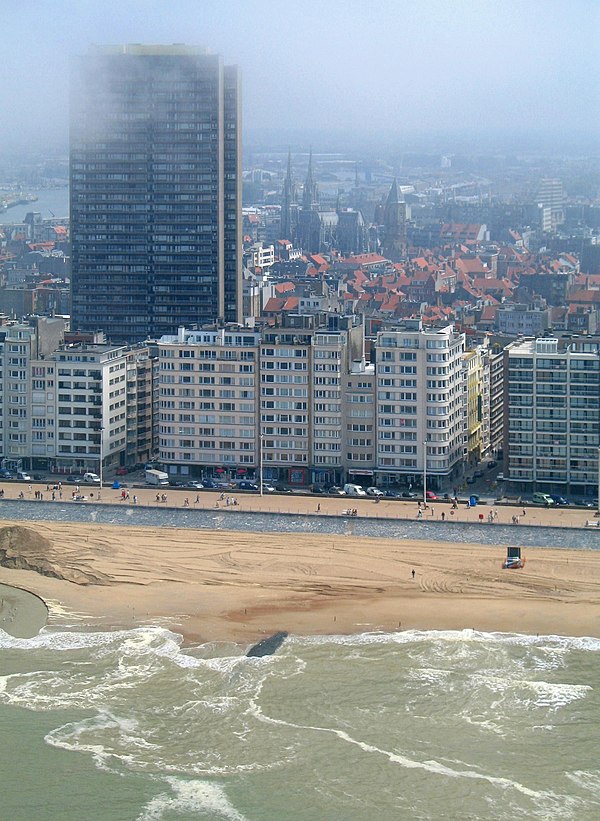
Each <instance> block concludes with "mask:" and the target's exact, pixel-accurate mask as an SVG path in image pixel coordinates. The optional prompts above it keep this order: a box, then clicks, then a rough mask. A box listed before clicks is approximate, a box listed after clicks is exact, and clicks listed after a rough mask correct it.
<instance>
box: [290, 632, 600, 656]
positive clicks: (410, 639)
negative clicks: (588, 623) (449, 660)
mask: <svg viewBox="0 0 600 821" xmlns="http://www.w3.org/2000/svg"><path fill="white" fill-rule="evenodd" d="M431 640H435V641H439V642H446V643H448V644H451V643H455V644H456V643H459V644H460V643H473V644H484V645H485V644H489V643H490V642H493V643H496V644H498V645H510V646H514V645H521V646H523V647H531V646H537V647H541V648H544V650H545V651H547V650H548V649H551V650H558V651H563V652H566V651H570V650H582V651H589V652H600V639H599V638H595V637H593V636H557V635H535V636H533V635H528V634H525V633H496V632H490V633H486V632H480V631H477V630H471V629H465V630H402V631H398V632H392V633H388V632H381V633H380V632H363V633H353V634H350V635H342V634H340V635H337V634H332V635H326V636H290V638H289V639H288V640H287V642H286V644H289V645H292V646H297V645H305V646H307V647H311V646H323V645H325V646H326V645H329V644H334V645H345V646H364V645H376V644H413V643H415V642H423V641H431Z"/></svg>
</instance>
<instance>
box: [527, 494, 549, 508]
mask: <svg viewBox="0 0 600 821" xmlns="http://www.w3.org/2000/svg"><path fill="white" fill-rule="evenodd" d="M531 501H532V502H533V504H534V505H546V507H549V506H550V505H553V504H554V499H553V498H552V496H550V494H549V493H534V494H533V496H532V497H531Z"/></svg>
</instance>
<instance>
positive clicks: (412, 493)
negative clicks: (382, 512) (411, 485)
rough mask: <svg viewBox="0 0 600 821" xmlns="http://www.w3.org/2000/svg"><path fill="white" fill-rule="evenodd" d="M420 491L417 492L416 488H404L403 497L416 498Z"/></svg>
mask: <svg viewBox="0 0 600 821" xmlns="http://www.w3.org/2000/svg"><path fill="white" fill-rule="evenodd" d="M418 495H419V494H418V493H415V491H414V490H403V491H402V498H403V499H416V498H417V497H418Z"/></svg>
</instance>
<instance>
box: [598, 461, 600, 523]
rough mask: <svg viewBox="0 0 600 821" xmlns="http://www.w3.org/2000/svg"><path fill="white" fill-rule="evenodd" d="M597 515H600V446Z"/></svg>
mask: <svg viewBox="0 0 600 821" xmlns="http://www.w3.org/2000/svg"><path fill="white" fill-rule="evenodd" d="M598 516H600V448H598Z"/></svg>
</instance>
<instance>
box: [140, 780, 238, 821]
mask: <svg viewBox="0 0 600 821" xmlns="http://www.w3.org/2000/svg"><path fill="white" fill-rule="evenodd" d="M164 780H165V781H166V782H167V783H168V785H169V786H170V788H171V790H172V793H171V795H169V794H168V793H164V792H163V793H160V794H159V795H157V796H155V797H154V798H153V799H152V800H151V801H150V802H149V803H148V804H147V805H146V806H145V807H144V809H143V811H142V813H141V814H140V815H139V816H138V821H160V819H161V818H162V817H163V815H164V814H165V812H169V814H171V813H178V814H179V813H180V814H182V815H183V814H184V813H185V815H186V817H191V816H192V814H193V816H194V817H196V814H197V813H202V814H203V815H205V816H208V817H210V818H211V819H214V821H216V820H217V819H228V821H246V818H245V816H243V815H242V814H241V813H239V812H238V811H237V810H236V809H235V807H233V806H232V804H231V802H230V801H229V799H228V798H227V795H226V793H225V790H224V789H223V788H222V787H220V786H219V785H218V784H211V783H210V782H208V781H184V780H183V779H181V778H174V777H169V778H165V779H164Z"/></svg>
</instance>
